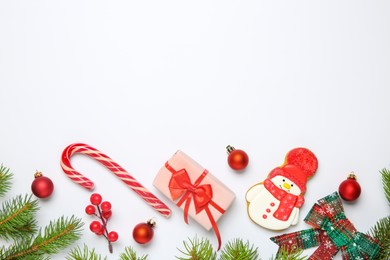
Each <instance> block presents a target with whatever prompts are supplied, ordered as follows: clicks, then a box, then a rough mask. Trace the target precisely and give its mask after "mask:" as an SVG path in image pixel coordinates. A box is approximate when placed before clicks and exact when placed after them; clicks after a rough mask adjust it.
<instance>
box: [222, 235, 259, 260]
mask: <svg viewBox="0 0 390 260" xmlns="http://www.w3.org/2000/svg"><path fill="white" fill-rule="evenodd" d="M257 250H258V248H257V247H256V248H254V247H253V245H249V241H247V242H246V243H245V244H244V242H243V240H242V239H240V238H236V239H234V240H233V241H229V242H228V243H227V244H226V245H225V247H224V248H223V250H222V252H221V256H220V258H219V259H220V260H247V259H251V260H259V259H260V258H259V254H258V252H257Z"/></svg>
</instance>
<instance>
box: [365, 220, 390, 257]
mask: <svg viewBox="0 0 390 260" xmlns="http://www.w3.org/2000/svg"><path fill="white" fill-rule="evenodd" d="M369 235H371V236H372V237H373V238H375V239H376V240H378V241H379V242H380V243H381V249H380V251H379V254H378V259H383V260H388V259H390V217H385V218H382V219H379V220H378V221H377V222H376V224H375V226H374V227H372V228H371V229H370V231H369Z"/></svg>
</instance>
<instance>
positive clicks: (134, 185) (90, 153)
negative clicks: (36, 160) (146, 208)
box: [61, 143, 171, 217]
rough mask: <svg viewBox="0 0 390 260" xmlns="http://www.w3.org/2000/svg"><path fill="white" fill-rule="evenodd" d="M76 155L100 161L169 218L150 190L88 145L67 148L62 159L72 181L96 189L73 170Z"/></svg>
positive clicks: (167, 211)
mask: <svg viewBox="0 0 390 260" xmlns="http://www.w3.org/2000/svg"><path fill="white" fill-rule="evenodd" d="M75 153H82V154H86V155H88V156H89V157H91V158H93V159H95V160H97V161H99V162H100V163H102V164H103V165H104V166H106V167H107V168H108V169H109V170H110V171H111V172H113V173H115V174H116V176H118V177H119V178H120V179H121V180H122V181H123V182H124V183H126V184H127V186H129V187H130V188H131V189H132V190H133V191H135V192H136V193H137V194H138V195H139V196H141V198H143V199H144V200H145V201H146V202H147V203H148V204H149V205H151V206H152V207H153V208H154V209H155V210H157V211H158V212H159V213H160V214H161V215H163V216H165V217H169V215H170V214H171V210H170V209H169V208H168V206H167V205H165V204H164V203H163V202H162V201H161V200H159V199H158V198H157V197H156V196H154V195H153V194H152V193H151V192H150V191H149V190H147V189H146V188H145V187H144V186H143V185H142V184H141V183H139V182H138V181H137V180H136V179H134V177H133V176H131V175H130V174H129V173H128V172H126V170H125V169H123V168H122V167H121V166H120V165H119V164H117V163H116V162H114V161H113V160H112V159H111V158H110V157H108V156H107V155H105V154H104V153H102V152H100V151H99V150H97V149H95V148H93V147H91V146H89V145H87V144H81V143H76V144H71V145H69V146H68V147H66V148H65V150H64V151H63V153H62V157H61V167H62V169H63V170H64V172H65V173H66V175H67V176H68V177H69V178H70V179H72V181H74V182H76V183H77V184H79V185H81V186H82V187H84V188H86V189H88V190H92V189H93V187H94V184H93V182H92V181H91V180H90V179H88V178H87V177H85V176H83V175H82V174H81V173H79V172H78V171H76V170H75V169H73V168H72V165H71V164H70V158H71V157H72V155H73V154H75Z"/></svg>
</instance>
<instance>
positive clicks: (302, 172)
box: [269, 147, 318, 193]
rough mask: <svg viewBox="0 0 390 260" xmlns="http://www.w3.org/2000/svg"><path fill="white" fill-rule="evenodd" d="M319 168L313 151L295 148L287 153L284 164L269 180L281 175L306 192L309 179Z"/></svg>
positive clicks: (271, 173) (272, 173) (273, 171)
mask: <svg viewBox="0 0 390 260" xmlns="http://www.w3.org/2000/svg"><path fill="white" fill-rule="evenodd" d="M317 168H318V160H317V157H316V156H315V155H314V153H313V152H312V151H310V150H309V149H306V148H302V147H299V148H295V149H293V150H291V151H290V152H288V153H287V155H286V159H285V162H284V164H283V165H282V166H281V167H278V168H275V169H274V170H272V171H271V172H270V174H269V178H270V179H272V178H273V177H275V176H277V175H280V176H284V177H286V178H288V179H289V180H291V181H292V182H294V183H295V184H296V185H298V187H299V188H300V189H301V192H302V193H305V192H306V183H307V180H308V178H310V177H311V176H313V175H314V173H315V172H316V170H317Z"/></svg>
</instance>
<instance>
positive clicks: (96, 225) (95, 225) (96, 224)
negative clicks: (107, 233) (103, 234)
mask: <svg viewBox="0 0 390 260" xmlns="http://www.w3.org/2000/svg"><path fill="white" fill-rule="evenodd" d="M101 228H102V224H101V223H100V222H99V221H92V222H91V224H90V225H89V229H90V230H91V231H92V232H93V233H97V232H99V231H100V229H101Z"/></svg>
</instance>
